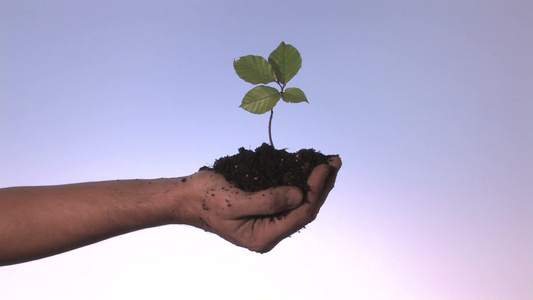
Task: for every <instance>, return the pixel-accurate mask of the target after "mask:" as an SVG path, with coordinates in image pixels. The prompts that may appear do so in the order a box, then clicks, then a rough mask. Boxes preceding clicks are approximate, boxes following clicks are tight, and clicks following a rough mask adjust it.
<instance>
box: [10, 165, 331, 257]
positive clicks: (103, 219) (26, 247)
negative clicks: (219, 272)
mask: <svg viewBox="0 0 533 300" xmlns="http://www.w3.org/2000/svg"><path fill="white" fill-rule="evenodd" d="M340 165H341V162H340V159H339V158H332V159H331V160H330V163H329V165H321V166H318V167H316V168H315V170H314V171H313V173H312V174H311V176H310V177H309V180H308V183H309V185H310V187H311V190H310V191H309V192H308V194H307V201H306V202H305V203H302V199H303V195H302V192H301V191H300V190H299V189H297V188H294V187H277V188H272V189H268V190H265V191H261V192H257V193H246V192H243V191H242V190H239V189H237V188H235V187H233V186H232V185H230V184H229V183H227V182H226V181H225V180H224V178H223V177H222V176H221V175H219V174H216V173H214V172H213V171H207V170H205V171H200V172H197V173H195V174H193V175H191V176H186V177H181V178H168V179H167V178H162V179H153V180H117V181H104V182H92V183H80V184H70V185H60V186H42V187H15V188H5V189H0V265H9V264H14V263H20V262H25V261H29V260H33V259H39V258H42V257H46V256H50V255H54V254H57V253H61V252H65V251H68V250H72V249H75V248H78V247H82V246H85V245H88V244H92V243H95V242H98V241H101V240H104V239H107V238H110V237H113V236H117V235H120V234H124V233H128V232H131V231H135V230H139V229H144V228H149V227H155V226H161V225H167V224H187V225H192V226H196V227H199V228H203V229H204V230H206V231H210V232H213V233H216V234H218V235H219V236H221V237H223V238H224V239H226V240H228V241H230V242H232V243H234V244H236V245H239V246H242V247H246V248H248V249H250V250H253V251H258V252H267V251H269V250H271V249H272V248H273V247H274V246H275V245H276V244H277V243H279V242H280V241H281V240H282V239H284V238H285V237H287V236H289V235H290V234H292V233H294V232H296V231H297V230H299V229H300V228H302V227H303V226H305V225H306V224H307V223H309V222H311V221H312V220H314V218H315V217H316V214H317V213H318V210H319V209H320V206H321V205H322V204H323V202H324V200H325V198H326V197H327V194H328V193H329V191H330V190H331V189H332V188H333V184H334V181H335V176H336V173H337V171H338V170H339V168H340ZM280 213H283V215H284V216H283V217H282V218H277V217H275V216H278V215H279V214H280Z"/></svg>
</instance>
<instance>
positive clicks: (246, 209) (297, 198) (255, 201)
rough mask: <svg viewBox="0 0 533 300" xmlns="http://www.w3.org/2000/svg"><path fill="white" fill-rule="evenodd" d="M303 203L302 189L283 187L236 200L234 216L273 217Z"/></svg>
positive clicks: (233, 203) (233, 207)
mask: <svg viewBox="0 0 533 300" xmlns="http://www.w3.org/2000/svg"><path fill="white" fill-rule="evenodd" d="M302 201H303V193H302V191H300V189H298V188H295V187H288V186H281V187H276V188H271V189H267V190H264V191H260V192H256V193H250V194H248V195H247V196H245V197H240V198H238V199H235V200H234V201H233V202H232V215H233V217H234V218H244V217H261V216H273V215H277V214H280V213H282V212H286V211H289V210H291V209H293V208H295V207H297V206H299V205H300V204H301V203H302Z"/></svg>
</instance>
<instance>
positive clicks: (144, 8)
mask: <svg viewBox="0 0 533 300" xmlns="http://www.w3.org/2000/svg"><path fill="white" fill-rule="evenodd" d="M532 14H533V4H531V3H530V1H475V0H466V1H455V0H454V1H269V2H261V3H260V2H256V1H254V2H251V1H194V2H193V1H10V0H8V1H2V2H0V41H1V42H0V140H1V141H2V146H1V147H0V186H2V187H7V186H15V185H46V184H62V183H71V182H82V181H96V180H107V179H118V178H157V177H172V176H183V175H188V174H191V173H194V172H196V171H197V169H198V168H199V167H201V166H203V165H208V164H211V163H212V162H213V161H214V160H215V159H216V158H218V157H221V156H225V155H228V154H234V153H236V151H237V149H238V148H239V147H241V146H244V147H246V148H255V147H257V146H259V145H260V144H261V143H262V142H266V141H267V140H268V135H267V124H268V115H261V116H257V115H252V114H249V113H248V112H246V111H244V110H242V109H240V108H238V106H239V104H240V101H241V100H242V97H243V96H244V94H245V93H246V91H248V89H249V88H250V87H251V86H250V85H249V84H247V83H245V82H243V81H242V80H240V79H239V78H238V77H237V75H235V73H234V71H233V67H232V63H233V60H234V59H237V58H239V57H240V56H244V55H248V54H256V55H262V56H265V57H266V56H268V55H269V54H270V52H271V51H272V50H273V49H274V48H275V47H276V46H277V45H278V44H279V43H280V42H281V41H285V42H286V43H289V44H292V45H294V46H295V47H296V48H298V50H299V51H300V53H301V54H302V57H303V67H302V69H301V70H300V72H299V74H298V75H297V76H296V77H295V78H294V79H293V80H292V81H291V83H290V84H289V85H293V86H297V87H300V88H302V89H303V90H304V91H305V93H306V95H307V97H308V99H309V102H310V103H309V104H286V103H280V104H279V105H278V106H277V107H276V109H275V116H274V121H273V135H274V141H275V143H276V145H277V146H278V147H282V148H288V149H289V150H291V151H296V150H298V149H300V148H309V147H312V148H315V149H317V150H320V151H321V152H323V153H326V154H336V153H338V154H340V155H341V157H342V159H343V168H342V170H341V173H340V174H339V178H338V180H337V184H336V187H335V189H334V190H333V192H332V193H331V195H330V197H329V199H328V202H326V204H325V205H324V207H323V209H322V211H321V213H320V215H319V217H318V218H317V220H316V221H315V222H314V223H312V224H310V225H309V226H307V229H305V230H303V231H302V232H301V233H300V234H296V235H294V236H293V237H292V238H290V239H287V240H285V241H284V242H282V243H281V244H280V245H279V246H278V247H277V248H276V249H274V250H273V251H272V252H271V253H269V254H265V255H259V254H255V253H251V252H248V251H246V250H244V249H240V248H237V247H235V246H232V245H231V244H229V243H227V242H225V241H223V240H222V239H220V238H218V237H216V236H214V235H210V234H205V233H203V232H202V231H200V230H198V229H194V228H188V227H183V226H167V227H161V228H155V229H149V230H144V231H140V232H136V233H132V234H128V235H124V236H121V237H118V238H115V239H111V240H108V241H104V242H101V243H98V244H95V245H92V246H88V247H85V248H82V249H78V250H75V251H72V252H69V253H65V254H62V255H58V256H55V257H51V258H47V259H43V260H39V261H35V262H30V263H26V264H22V265H16V266H10V267H4V268H1V269H0V286H1V289H0V296H1V297H2V298H5V299H30V298H32V299H36V298H39V299H95V298H99V299H145V298H146V297H155V298H158V299H175V298H180V297H182V298H187V299H206V298H217V299H434V300H439V299H454V300H456V299H468V300H478V299H479V300H481V299H483V300H487V299H530V298H531V297H533V288H532V286H533V279H532V278H533V257H532V256H531V253H533V221H532V218H531V216H532V215H533V204H532V203H533V202H532V201H531V200H532V199H533V187H532V186H531V182H533V155H532V154H531V149H533V121H531V116H532V114H533V100H532V99H533V71H532V70H533V55H532V53H533V30H532V29H531V28H533V24H532V23H533V16H532Z"/></svg>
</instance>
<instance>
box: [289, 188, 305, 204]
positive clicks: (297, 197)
mask: <svg viewBox="0 0 533 300" xmlns="http://www.w3.org/2000/svg"><path fill="white" fill-rule="evenodd" d="M285 199H287V204H289V206H291V207H294V206H297V205H299V204H300V203H302V192H300V190H298V189H289V190H288V191H287V193H286V194H285Z"/></svg>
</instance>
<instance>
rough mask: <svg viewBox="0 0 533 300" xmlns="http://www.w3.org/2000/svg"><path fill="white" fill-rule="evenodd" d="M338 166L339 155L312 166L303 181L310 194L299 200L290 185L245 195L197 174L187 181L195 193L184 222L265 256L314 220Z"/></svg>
mask: <svg viewBox="0 0 533 300" xmlns="http://www.w3.org/2000/svg"><path fill="white" fill-rule="evenodd" d="M341 165H342V162H341V160H340V158H339V157H332V158H330V159H329V162H328V165H326V164H323V165H319V166H317V167H315V169H314V170H313V172H312V173H311V175H310V176H309V178H308V185H309V186H310V191H309V192H308V193H307V197H306V201H305V202H304V201H303V199H304V197H303V194H302V191H301V190H300V189H298V188H296V187H289V186H281V187H275V188H270V189H267V190H264V191H260V192H256V193H248V192H244V191H242V190H240V189H238V188H236V187H234V186H232V185H230V184H229V183H228V182H227V181H226V180H225V179H224V177H223V176H222V175H220V174H216V173H215V172H213V171H200V172H198V173H196V174H194V175H193V176H192V178H191V181H190V183H192V184H193V185H194V188H195V189H196V190H198V191H199V192H200V194H199V195H200V197H198V198H197V199H195V202H194V204H193V207H194V208H193V211H194V216H195V217H194V218H192V219H191V221H190V223H191V225H193V226H196V227H199V228H203V229H204V230H206V231H209V232H213V233H216V234H217V235H219V236H221V237H222V238H224V239H226V240H228V241H230V242H232V243H233V244H235V245H238V246H242V247H245V248H248V249H250V250H252V251H256V252H260V253H265V252H268V251H270V250H272V248H274V247H275V246H276V245H277V244H278V243H279V242H280V241H282V240H283V239H284V238H286V237H288V236H290V235H291V234H293V233H295V232H296V231H298V230H300V229H301V228H303V227H304V226H305V225H307V224H308V223H310V222H312V221H313V220H314V219H315V218H316V216H317V214H318V212H319V210H320V208H321V207H322V205H323V204H324V202H325V200H326V198H327V196H328V194H329V192H330V191H331V189H332V188H333V186H334V184H335V179H336V177H337V172H338V171H339V169H340V167H341Z"/></svg>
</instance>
